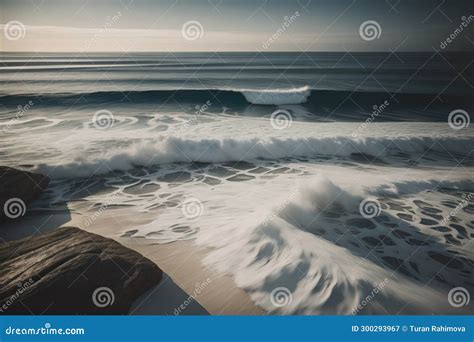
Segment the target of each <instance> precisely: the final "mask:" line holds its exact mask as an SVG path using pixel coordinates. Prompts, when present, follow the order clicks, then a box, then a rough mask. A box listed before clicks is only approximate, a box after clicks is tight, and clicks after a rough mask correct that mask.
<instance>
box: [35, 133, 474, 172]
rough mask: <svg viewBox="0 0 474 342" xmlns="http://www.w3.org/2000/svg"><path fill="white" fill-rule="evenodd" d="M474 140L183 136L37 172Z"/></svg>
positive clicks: (390, 150)
mask: <svg viewBox="0 0 474 342" xmlns="http://www.w3.org/2000/svg"><path fill="white" fill-rule="evenodd" d="M473 144H474V139H471V138H456V137H446V138H429V137H424V138H406V137H399V138H393V139H388V138H366V139H353V138H348V137H333V138H295V139H293V138H287V139H284V138H266V139H259V138H252V139H230V138H228V139H198V140H193V139H182V138H177V137H166V138H161V139H157V140H153V141H147V142H143V143H137V144H133V145H130V146H128V147H123V148H118V149H113V150H109V151H107V152H103V153H100V154H91V153H90V152H88V151H85V152H83V153H82V154H81V155H78V156H76V158H74V159H73V160H72V161H65V162H64V163H61V164H59V165H47V164H40V165H38V167H37V171H39V172H43V173H46V174H48V175H51V176H52V177H58V178H63V177H65V178H69V177H86V176H91V175H97V174H106V173H109V172H111V171H114V170H116V171H126V170H131V169H134V168H135V167H137V166H152V165H160V164H172V163H191V162H203V163H222V162H228V161H237V160H239V161H255V160H258V159H267V160H268V159H281V158H292V157H294V158H298V157H316V156H350V155H351V154H360V153H364V154H367V155H371V156H375V157H385V156H392V155H395V154H397V153H405V154H415V155H416V154H420V153H424V152H427V151H435V152H439V153H447V152H448V153H456V154H463V155H467V154H469V153H470V152H471V151H470V147H471V146H472V145H473Z"/></svg>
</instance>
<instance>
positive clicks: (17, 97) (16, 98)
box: [0, 86, 472, 108]
mask: <svg viewBox="0 0 474 342" xmlns="http://www.w3.org/2000/svg"><path fill="white" fill-rule="evenodd" d="M125 95H126V96H125ZM394 95H395V96H396V100H392V98H391V96H390V94H388V93H386V92H368V91H346V90H334V89H333V90H324V89H312V88H310V87H308V86H304V87H299V88H292V89H170V90H140V91H128V90H123V91H98V92H90V93H43V94H5V93H3V94H2V93H0V102H1V103H2V104H4V105H13V106H16V105H17V104H18V103H24V102H28V101H29V100H32V99H36V100H37V101H36V104H38V105H39V104H45V105H53V106H54V105H61V106H62V105H71V104H74V105H78V104H84V103H88V104H94V103H96V104H104V103H111V102H124V103H127V102H128V103H166V102H169V101H170V100H171V99H173V100H174V101H178V102H179V103H183V104H186V103H188V104H193V105H196V104H203V103H207V102H208V101H211V102H212V103H214V104H218V105H220V106H222V105H225V106H228V107H236V106H237V107H239V106H248V105H252V104H254V105H285V104H307V105H313V106H314V105H316V106H325V105H328V106H334V105H337V106H339V105H341V104H343V103H345V102H349V103H352V101H355V102H356V103H357V104H358V105H359V108H360V106H365V107H368V108H372V106H373V105H374V104H380V103H383V102H384V101H385V100H391V101H392V102H394V104H393V105H395V104H396V103H400V104H403V105H404V106H408V105H410V106H413V105H415V106H418V107H419V106H420V105H421V106H423V105H424V104H426V103H430V102H431V101H432V99H433V95H429V94H416V93H397V94H394ZM349 98H350V99H351V100H352V101H349V100H348V99H349ZM450 98H452V101H454V102H455V103H456V104H457V105H464V104H465V105H466V106H468V107H471V106H472V103H468V102H467V100H466V97H462V96H451V97H450ZM79 100H80V101H79Z"/></svg>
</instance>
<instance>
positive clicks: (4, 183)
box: [0, 166, 49, 222]
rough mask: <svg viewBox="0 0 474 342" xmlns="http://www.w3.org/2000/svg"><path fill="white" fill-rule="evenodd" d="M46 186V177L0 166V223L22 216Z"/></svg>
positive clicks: (47, 179)
mask: <svg viewBox="0 0 474 342" xmlns="http://www.w3.org/2000/svg"><path fill="white" fill-rule="evenodd" d="M48 184H49V178H48V177H46V176H43V175H40V174H37V173H32V172H27V171H21V170H17V169H13V168H11V167H7V166H0V222H3V221H5V220H7V219H13V218H18V217H20V216H22V215H23V214H24V213H25V211H26V206H27V205H28V203H30V202H31V201H32V200H33V199H35V198H36V197H38V196H39V195H40V194H41V193H42V192H43V191H45V190H46V188H47V187H48Z"/></svg>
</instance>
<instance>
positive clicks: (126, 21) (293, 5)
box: [0, 0, 474, 52]
mask: <svg viewBox="0 0 474 342" xmlns="http://www.w3.org/2000/svg"><path fill="white" fill-rule="evenodd" d="M0 10H1V12H0V24H1V29H2V33H3V34H2V36H1V46H0V48H1V50H2V51H44V52H62V51H73V52H76V51H79V52H96V51H120V52H134V51H218V52H220V51H389V50H395V49H397V50H401V51H417V50H431V49H432V47H435V48H439V46H440V42H441V41H442V40H444V39H446V38H447V37H448V36H449V35H450V34H451V33H452V32H454V30H455V29H456V28H458V27H459V25H460V24H461V23H462V19H461V17H463V16H465V17H469V15H473V14H474V1H472V0H471V1H462V0H458V1H456V0H448V1H446V2H445V3H443V1H441V0H440V1H435V0H422V1H415V0H400V1H399V0H392V1H389V0H387V1H385V0H372V1H370V0H355V1H354V0H332V1H330V0H327V1H320V0H298V1H291V0H286V1H285V0H266V1H265V0H209V1H207V0H201V1H198V0H156V1H151V0H133V1H128V0H122V1H119V0H102V1H85V0H77V1H73V0H31V1H29V0H0ZM367 20H374V21H376V22H377V23H378V24H379V25H380V28H381V33H380V37H379V38H378V39H374V40H371V41H365V40H363V39H361V37H360V35H359V27H360V25H361V23H363V22H365V21H367ZM11 21H18V22H20V23H21V24H22V25H23V28H22V30H23V32H22V35H21V37H20V38H19V39H16V40H12V39H6V35H5V31H6V29H7V28H6V27H5V26H6V25H7V23H9V22H11ZM189 21H197V22H198V25H197V24H195V25H194V26H193V25H192V26H191V28H190V31H189V34H194V33H196V32H195V31H192V28H196V29H197V30H198V32H197V33H196V34H197V37H194V36H191V39H189V36H188V37H185V36H184V35H183V32H182V29H183V25H184V24H185V23H187V22H189ZM201 27H202V30H201ZM272 37H273V38H272ZM186 38H188V39H186ZM192 38H196V39H192ZM473 42H474V22H472V23H470V24H469V26H467V27H466V28H465V31H464V32H463V34H462V36H460V37H458V38H457V39H456V40H455V41H454V42H453V43H452V44H450V46H449V49H451V50H460V49H462V50H469V49H470V50H472V49H473Z"/></svg>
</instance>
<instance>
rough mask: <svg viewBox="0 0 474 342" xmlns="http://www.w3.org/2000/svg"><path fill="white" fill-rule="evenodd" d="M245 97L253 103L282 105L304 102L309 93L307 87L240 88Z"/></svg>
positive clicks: (309, 90)
mask: <svg viewBox="0 0 474 342" xmlns="http://www.w3.org/2000/svg"><path fill="white" fill-rule="evenodd" d="M239 92H241V93H242V94H243V95H244V96H245V99H246V100H247V101H248V102H250V103H253V104H262V105H282V104H300V103H305V102H306V101H307V100H308V97H309V95H311V89H310V88H309V87H302V88H294V89H275V90H242V91H239Z"/></svg>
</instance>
